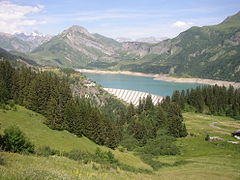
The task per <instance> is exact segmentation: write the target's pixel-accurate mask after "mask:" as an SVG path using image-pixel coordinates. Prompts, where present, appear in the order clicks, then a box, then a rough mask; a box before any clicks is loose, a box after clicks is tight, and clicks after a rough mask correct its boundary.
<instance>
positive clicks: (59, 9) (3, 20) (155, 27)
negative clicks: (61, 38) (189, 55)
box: [0, 0, 240, 39]
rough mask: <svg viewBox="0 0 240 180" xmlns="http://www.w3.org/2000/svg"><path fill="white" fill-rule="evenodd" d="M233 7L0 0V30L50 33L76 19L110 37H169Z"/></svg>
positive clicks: (229, 2) (207, 1)
mask: <svg viewBox="0 0 240 180" xmlns="http://www.w3.org/2000/svg"><path fill="white" fill-rule="evenodd" d="M239 11H240V1H239V0H8V1H5V0H4V1H2V0H0V32H6V33H16V32H27V33H31V32H33V31H39V32H41V33H44V34H52V35H55V34H59V33H61V32H62V31H63V30H65V29H68V28H69V27H71V26H72V25H79V26H83V27H85V28H87V29H88V31H90V32H91V33H99V34H101V35H104V36H107V37H111V38H118V37H126V38H131V39H135V38H142V37H150V36H154V37H168V38H172V37H175V36H177V35H178V34H179V33H181V32H182V31H185V30H187V29H188V28H190V27H191V26H205V25H214V24H218V23H220V22H222V21H223V20H224V19H225V18H226V17H227V16H231V15H233V14H236V13H237V12H239Z"/></svg>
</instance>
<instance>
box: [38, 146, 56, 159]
mask: <svg viewBox="0 0 240 180" xmlns="http://www.w3.org/2000/svg"><path fill="white" fill-rule="evenodd" d="M36 154H37V155H39V156H45V157H48V156H53V155H59V154H60V152H59V151H58V150H55V149H51V148H50V147H49V146H43V147H40V148H38V149H37V150H36Z"/></svg>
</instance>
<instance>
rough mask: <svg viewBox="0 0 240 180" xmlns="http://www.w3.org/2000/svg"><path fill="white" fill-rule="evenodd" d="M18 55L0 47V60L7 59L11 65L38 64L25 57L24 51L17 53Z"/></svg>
mask: <svg viewBox="0 0 240 180" xmlns="http://www.w3.org/2000/svg"><path fill="white" fill-rule="evenodd" d="M17 54H18V55H14V54H13V53H10V52H8V51H6V50H4V49H2V48H0V60H7V61H9V62H10V63H11V64H12V65H13V66H20V65H27V66H37V65H38V64H37V63H36V62H35V61H33V60H31V59H29V58H27V57H24V56H26V55H25V54H24V53H17Z"/></svg>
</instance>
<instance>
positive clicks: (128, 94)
mask: <svg viewBox="0 0 240 180" xmlns="http://www.w3.org/2000/svg"><path fill="white" fill-rule="evenodd" d="M103 89H104V90H105V91H107V92H108V93H110V94H112V95H114V96H116V97H117V98H119V99H121V100H123V101H125V102H127V103H132V104H133V105H135V106H137V105H138V103H139V99H140V98H141V99H143V98H146V97H147V96H148V95H149V94H150V93H146V92H141V91H133V90H127V89H115V88H103ZM150 95H151V97H152V102H153V104H154V105H156V104H157V103H158V102H160V101H161V100H162V98H163V97H162V96H158V95H155V94H150Z"/></svg>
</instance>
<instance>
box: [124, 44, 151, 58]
mask: <svg viewBox="0 0 240 180" xmlns="http://www.w3.org/2000/svg"><path fill="white" fill-rule="evenodd" d="M123 48H124V50H126V51H129V52H131V53H133V54H137V55H139V56H141V57H142V56H145V55H147V54H148V53H149V52H150V47H149V46H148V45H146V44H144V43H140V42H125V43H123Z"/></svg>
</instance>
